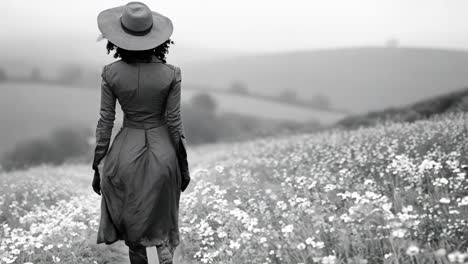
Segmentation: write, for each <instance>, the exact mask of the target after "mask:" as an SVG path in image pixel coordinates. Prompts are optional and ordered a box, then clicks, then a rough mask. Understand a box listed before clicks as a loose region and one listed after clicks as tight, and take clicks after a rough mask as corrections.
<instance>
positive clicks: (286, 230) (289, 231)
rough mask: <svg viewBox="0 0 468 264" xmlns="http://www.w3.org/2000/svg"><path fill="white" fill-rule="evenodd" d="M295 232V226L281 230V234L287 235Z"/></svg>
mask: <svg viewBox="0 0 468 264" xmlns="http://www.w3.org/2000/svg"><path fill="white" fill-rule="evenodd" d="M293 230H294V226H293V225H287V226H285V227H283V228H281V232H283V233H285V234H287V233H291V232H292V231H293Z"/></svg>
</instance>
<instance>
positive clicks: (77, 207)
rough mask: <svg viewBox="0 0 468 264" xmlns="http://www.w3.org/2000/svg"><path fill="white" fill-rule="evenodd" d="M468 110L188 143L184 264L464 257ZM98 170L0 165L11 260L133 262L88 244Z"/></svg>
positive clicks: (2, 239)
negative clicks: (353, 127) (352, 127)
mask: <svg viewBox="0 0 468 264" xmlns="http://www.w3.org/2000/svg"><path fill="white" fill-rule="evenodd" d="M466 117H467V116H466V115H462V114H458V115H449V116H445V117H440V118H437V119H432V120H425V121H418V122H416V123H413V124H406V123H404V124H392V125H389V126H383V125H379V126H377V127H372V128H367V129H362V130H358V131H327V132H325V133H320V134H315V135H310V134H304V135H297V136H288V137H272V138H265V139H259V140H255V141H249V142H244V143H240V144H239V143H237V144H216V145H209V146H200V147H197V148H189V150H188V151H189V153H188V156H189V159H190V170H191V172H192V177H193V180H192V182H191V184H190V185H189V188H188V189H187V190H186V192H184V193H183V194H182V196H181V201H180V202H181V204H180V218H179V219H180V233H181V245H180V246H179V247H178V250H177V251H176V261H177V263H183V264H191V263H213V264H221V263H265V262H266V263H299V262H302V263H380V262H381V261H382V259H386V261H387V262H389V263H429V264H437V263H449V262H450V261H449V259H460V258H461V259H462V261H459V262H460V263H463V262H464V261H463V259H465V258H467V254H465V253H461V252H466V250H467V247H468V245H467V244H466V239H465V238H466V237H467V236H468V230H467V229H466V218H467V217H468V196H467V195H468V193H467V191H466V190H467V189H468V182H467V181H466V172H465V171H464V170H465V169H466V166H467V165H468V157H467V156H466V155H465V153H467V152H468V134H467V133H468V132H467V130H466V129H465V128H464V125H465V124H464V120H465V118H466ZM90 177H91V174H90V169H89V168H88V166H87V165H74V166H71V165H66V166H61V167H57V168H52V167H40V168H33V169H30V170H27V171H19V172H11V173H0V201H1V203H0V219H3V220H4V223H3V225H2V226H0V233H1V234H2V236H0V244H1V245H2V246H3V248H7V249H8V250H7V251H6V252H5V251H3V252H2V251H1V249H0V253H2V257H3V259H4V260H5V262H7V263H13V264H16V263H25V262H32V263H49V262H52V259H53V260H56V259H57V258H58V259H60V262H61V263H77V262H80V263H93V262H96V263H104V262H106V261H112V260H111V259H114V260H113V261H112V263H118V264H123V263H128V261H127V262H126V261H125V259H124V258H122V252H125V250H118V248H117V249H115V248H114V250H113V251H109V248H108V247H103V246H101V247H99V246H96V245H95V244H94V243H95V240H93V239H89V240H88V237H89V236H92V235H95V234H96V230H97V226H98V223H99V203H100V201H99V196H97V195H96V194H94V193H93V192H92V190H91V187H90V186H89V181H90ZM31 224H32V225H31ZM115 246H120V247H124V246H123V244H118V245H115ZM442 251H445V253H442V254H441V253H440V252H442ZM31 252H32V253H31Z"/></svg>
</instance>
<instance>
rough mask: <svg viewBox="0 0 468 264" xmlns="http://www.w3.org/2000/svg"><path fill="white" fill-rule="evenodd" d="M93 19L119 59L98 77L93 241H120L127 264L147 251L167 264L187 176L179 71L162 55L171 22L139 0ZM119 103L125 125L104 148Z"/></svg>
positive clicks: (138, 260) (142, 260)
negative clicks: (97, 202) (98, 198)
mask: <svg viewBox="0 0 468 264" xmlns="http://www.w3.org/2000/svg"><path fill="white" fill-rule="evenodd" d="M97 21H98V27H99V30H100V31H101V33H102V36H103V38H106V39H107V40H108V44H107V51H108V53H109V52H110V51H112V50H115V54H114V57H115V58H120V60H117V61H115V62H113V63H111V64H109V65H106V66H105V67H104V69H103V71H102V74H101V77H102V83H101V107H100V119H99V121H98V124H97V128H96V149H95V154H94V161H93V166H92V168H93V169H94V171H95V174H94V179H93V183H92V186H93V189H94V191H95V192H96V193H98V194H99V195H101V194H102V202H101V219H100V223H99V230H98V235H97V243H106V244H112V243H114V242H116V241H118V240H124V241H125V244H126V245H127V246H128V247H129V257H130V261H131V263H132V264H133V263H148V261H151V259H149V258H150V257H149V256H150V255H156V256H159V257H158V258H159V262H160V263H172V255H173V253H174V250H175V249H176V247H177V245H178V244H179V227H178V209H179V198H180V193H181V191H184V190H185V188H187V185H188V184H189V181H190V175H189V170H188V164H187V154H186V151H185V150H186V146H185V145H186V141H185V132H184V126H183V123H182V119H181V114H180V96H181V72H180V69H179V68H178V67H174V66H172V65H169V64H167V63H166V60H165V55H166V54H167V52H168V48H169V45H170V44H172V43H173V42H172V41H171V40H170V36H171V35H172V31H173V26H172V22H171V20H170V19H169V18H167V17H165V16H163V15H161V14H159V13H156V12H154V11H151V10H150V9H149V8H148V7H147V6H146V5H145V4H143V3H140V2H131V3H128V4H127V5H124V6H119V7H115V8H111V9H107V10H104V11H102V12H101V13H100V14H99V16H98V19H97ZM116 100H118V101H119V104H120V105H121V107H122V111H123V113H124V119H123V126H122V128H121V129H120V130H119V132H118V133H117V134H116V136H115V138H114V141H113V142H112V145H111V147H110V148H109V143H110V139H111V134H112V128H113V125H114V119H115V105H116ZM104 156H105V157H106V159H105V160H104V164H103V167H102V172H101V173H99V168H98V166H99V163H100V162H101V160H102V159H103V158H104ZM101 180H102V181H101ZM147 252H148V254H147ZM150 253H151V254H150ZM156 253H157V254H156Z"/></svg>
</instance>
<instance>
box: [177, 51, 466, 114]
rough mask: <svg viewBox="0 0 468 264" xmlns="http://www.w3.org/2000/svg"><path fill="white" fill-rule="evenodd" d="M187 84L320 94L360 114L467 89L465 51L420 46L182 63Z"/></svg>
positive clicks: (339, 105)
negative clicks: (239, 85) (236, 85)
mask: <svg viewBox="0 0 468 264" xmlns="http://www.w3.org/2000/svg"><path fill="white" fill-rule="evenodd" d="M182 69H183V74H184V80H185V82H187V83H193V84H202V85H203V84H204V85H209V86H212V87H228V86H229V85H230V84H231V83H232V82H233V81H242V82H244V83H245V84H246V85H247V86H248V88H249V89H250V90H252V91H254V92H258V93H264V94H278V93H279V92H280V91H282V90H284V89H294V90H296V91H297V92H298V93H299V95H300V96H301V98H302V99H304V98H311V97H312V96H314V95H316V94H324V95H326V96H328V97H329V98H330V99H331V102H332V105H333V106H334V107H336V108H339V109H346V110H350V111H354V112H366V111H370V110H379V109H383V108H387V107H396V106H400V105H404V104H409V103H412V102H415V101H418V100H421V99H425V98H427V97H431V96H436V95H440V94H444V93H447V92H451V91H454V90H457V89H460V88H462V87H466V86H467V85H468V52H464V51H452V50H436V49H424V48H376V47H368V48H367V47H363V48H347V49H336V50H320V51H303V52H293V53H279V54H264V55H258V56H244V57H238V58H235V59H224V60H218V61H211V62H205V63H197V64H190V65H184V68H182Z"/></svg>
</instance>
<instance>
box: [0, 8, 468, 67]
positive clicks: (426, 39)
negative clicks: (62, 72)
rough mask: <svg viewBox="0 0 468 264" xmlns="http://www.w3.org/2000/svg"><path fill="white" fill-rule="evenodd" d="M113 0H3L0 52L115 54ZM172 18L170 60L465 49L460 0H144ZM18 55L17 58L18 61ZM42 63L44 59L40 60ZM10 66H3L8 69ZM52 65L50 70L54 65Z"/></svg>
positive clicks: (55, 58)
mask: <svg viewBox="0 0 468 264" xmlns="http://www.w3.org/2000/svg"><path fill="white" fill-rule="evenodd" d="M126 3H127V1H117V0H107V1H105V0H99V1H97V0H74V1H70V0H40V1H34V0H2V11H3V12H2V19H1V20H0V33H1V34H0V36H1V37H0V40H1V42H2V49H0V57H1V58H3V61H4V63H8V64H9V65H11V64H16V69H17V70H20V71H21V69H22V68H24V67H25V65H27V64H28V63H29V64H31V65H37V62H38V61H39V62H40V61H42V62H46V63H47V64H49V65H52V66H54V67H60V66H57V65H61V64H62V63H64V62H66V61H71V62H76V61H80V63H82V64H87V65H95V66H96V65H102V64H103V63H108V62H110V61H112V60H113V58H112V57H111V56H109V55H107V54H106V52H105V43H106V42H105V41H101V42H98V43H97V42H96V38H97V36H98V35H99V30H98V28H97V25H96V17H97V15H98V14H99V12H100V11H102V10H104V9H107V8H110V7H115V6H118V5H123V4H126ZM146 3H147V4H148V5H149V7H150V8H152V9H154V10H155V11H158V12H160V13H162V14H164V15H166V16H169V17H170V18H171V19H172V20H173V22H174V26H175V29H174V35H173V36H172V39H173V40H175V42H176V45H175V46H174V47H172V48H171V52H170V54H169V58H170V61H171V62H173V63H176V64H182V65H184V64H185V63H192V62H198V61H200V60H210V59H219V58H224V57H232V56H237V55H240V54H245V53H250V54H259V53H270V52H283V51H295V50H313V49H326V48H340V47H355V46H382V45H385V43H386V41H387V40H389V39H392V38H394V39H398V40H399V43H400V45H401V46H418V47H434V48H445V49H467V48H466V47H468V21H467V19H466V11H467V10H468V1H466V0H340V1H338V0H322V1H313V0H289V1H273V0H236V1H229V2H228V1H221V0H200V1H194V0H170V1H169V0H166V1H162V0H160V1H146ZM17 58H20V59H21V63H17V62H18V61H20V60H18V59H17ZM42 67H45V68H47V66H44V65H43V66H42ZM10 68H11V69H14V65H13V67H9V69H8V70H10ZM54 71H55V69H52V70H51V72H54Z"/></svg>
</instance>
